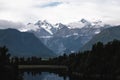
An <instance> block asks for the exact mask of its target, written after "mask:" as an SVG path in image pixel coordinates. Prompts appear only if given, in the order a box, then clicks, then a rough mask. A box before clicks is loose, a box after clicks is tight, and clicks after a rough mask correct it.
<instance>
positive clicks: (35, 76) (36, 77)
mask: <svg viewBox="0 0 120 80" xmlns="http://www.w3.org/2000/svg"><path fill="white" fill-rule="evenodd" d="M23 80H70V79H69V77H68V76H60V75H59V74H56V73H50V72H40V73H34V72H24V75H23Z"/></svg>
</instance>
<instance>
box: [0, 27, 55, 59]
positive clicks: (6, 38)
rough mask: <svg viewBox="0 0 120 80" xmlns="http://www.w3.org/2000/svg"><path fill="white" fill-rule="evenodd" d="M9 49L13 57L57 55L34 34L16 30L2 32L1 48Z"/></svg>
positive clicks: (0, 31) (0, 33) (0, 35)
mask: <svg viewBox="0 0 120 80" xmlns="http://www.w3.org/2000/svg"><path fill="white" fill-rule="evenodd" d="M3 45H5V46H6V47H7V48H9V50H10V53H11V54H12V55H13V56H41V57H51V56H54V55H55V54H54V53H53V52H52V51H51V50H49V49H48V48H47V47H46V46H44V44H43V43H41V41H40V40H39V39H38V38H36V37H35V36H34V35H33V34H32V33H28V32H19V31H17V30H15V29H5V30H0V46H3Z"/></svg>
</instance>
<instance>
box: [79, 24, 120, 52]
mask: <svg viewBox="0 0 120 80" xmlns="http://www.w3.org/2000/svg"><path fill="white" fill-rule="evenodd" d="M114 39H116V40H120V26H115V27H111V28H107V29H104V30H103V31H101V32H100V33H99V34H97V35H95V36H94V37H93V38H92V39H91V40H90V41H88V42H87V43H86V44H85V45H84V46H83V47H82V48H81V51H85V50H90V49H91V48H92V45H93V44H95V43H97V42H103V43H104V44H106V43H107V42H110V41H113V40H114Z"/></svg>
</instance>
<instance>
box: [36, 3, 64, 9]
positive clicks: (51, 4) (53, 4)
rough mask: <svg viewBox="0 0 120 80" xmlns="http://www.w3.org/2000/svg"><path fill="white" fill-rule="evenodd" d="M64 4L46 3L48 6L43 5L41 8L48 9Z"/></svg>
mask: <svg viewBox="0 0 120 80" xmlns="http://www.w3.org/2000/svg"><path fill="white" fill-rule="evenodd" d="M61 4H62V2H50V3H46V4H43V5H41V6H40V7H41V8H46V7H56V6H58V5H61ZM38 7H39V6H38Z"/></svg>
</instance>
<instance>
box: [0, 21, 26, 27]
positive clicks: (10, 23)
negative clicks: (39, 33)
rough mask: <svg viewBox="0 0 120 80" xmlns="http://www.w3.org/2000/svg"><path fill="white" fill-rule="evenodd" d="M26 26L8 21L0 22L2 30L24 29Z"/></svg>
mask: <svg viewBox="0 0 120 80" xmlns="http://www.w3.org/2000/svg"><path fill="white" fill-rule="evenodd" d="M24 27H25V25H24V24H22V23H17V22H12V21H7V20H0V29H7V28H14V29H21V28H24Z"/></svg>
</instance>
